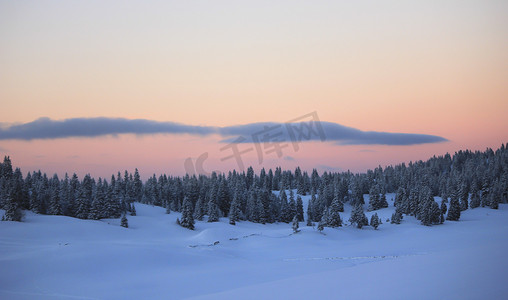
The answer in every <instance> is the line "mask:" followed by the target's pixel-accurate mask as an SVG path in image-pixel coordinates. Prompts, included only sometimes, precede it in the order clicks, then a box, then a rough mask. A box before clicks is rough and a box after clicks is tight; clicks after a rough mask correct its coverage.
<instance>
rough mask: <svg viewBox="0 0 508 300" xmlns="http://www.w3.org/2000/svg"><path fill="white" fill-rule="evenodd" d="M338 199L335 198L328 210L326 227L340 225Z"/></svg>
mask: <svg viewBox="0 0 508 300" xmlns="http://www.w3.org/2000/svg"><path fill="white" fill-rule="evenodd" d="M339 202H340V201H339V199H338V198H335V199H334V200H333V202H332V205H331V206H330V208H329V210H328V218H327V224H326V226H328V227H340V226H342V219H341V218H340V214H339V211H340V204H339Z"/></svg>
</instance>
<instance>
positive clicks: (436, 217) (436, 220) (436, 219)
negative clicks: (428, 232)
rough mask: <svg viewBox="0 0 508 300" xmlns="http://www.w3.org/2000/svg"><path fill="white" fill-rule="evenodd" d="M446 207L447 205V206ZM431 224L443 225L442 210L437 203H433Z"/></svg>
mask: <svg viewBox="0 0 508 300" xmlns="http://www.w3.org/2000/svg"><path fill="white" fill-rule="evenodd" d="M445 205H446V204H445ZM428 214H429V223H430V224H440V223H441V215H442V212H441V209H440V208H439V204H437V202H436V201H434V200H433V201H432V202H431V204H430V208H429V213H428Z"/></svg>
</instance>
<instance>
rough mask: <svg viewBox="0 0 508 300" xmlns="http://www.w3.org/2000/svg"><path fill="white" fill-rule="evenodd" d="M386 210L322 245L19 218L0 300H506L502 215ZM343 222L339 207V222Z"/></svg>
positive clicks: (257, 227) (305, 239)
mask: <svg viewBox="0 0 508 300" xmlns="http://www.w3.org/2000/svg"><path fill="white" fill-rule="evenodd" d="M388 198H389V204H390V207H389V208H385V209H381V210H379V211H377V213H378V215H379V216H380V217H382V220H383V224H382V225H381V226H380V227H379V229H378V230H374V229H373V228H371V227H364V228H363V229H361V230H360V229H356V228H353V227H350V226H343V227H341V228H337V229H332V228H325V230H324V231H323V234H322V233H319V232H318V231H317V229H315V228H312V227H306V226H305V222H302V223H300V228H301V229H302V231H301V232H300V233H298V234H292V230H291V225H290V224H284V223H282V224H267V225H261V224H254V223H250V222H238V223H237V225H236V226H232V225H229V224H228V220H227V219H226V218H223V219H221V222H219V223H207V222H196V230H195V231H190V230H187V229H185V228H182V227H180V226H178V225H176V223H175V220H176V218H177V217H179V216H180V214H179V213H171V214H169V215H167V214H165V209H163V208H160V207H152V206H148V205H142V204H136V210H137V216H135V217H129V228H128V229H126V228H123V227H120V226H119V224H120V220H119V219H114V220H109V219H108V220H101V221H91V220H79V219H73V218H68V217H62V216H43V215H35V214H33V213H30V212H26V217H25V221H24V222H22V223H18V222H0V299H182V298H192V299H367V298H373V299H374V298H375V299H386V298H389V299H506V298H507V297H508V285H507V284H506V278H505V277H506V275H505V274H506V273H507V272H508V258H507V253H508V206H507V205H503V204H501V205H500V208H499V210H492V209H489V208H477V209H474V210H471V209H470V210H467V211H465V212H463V213H462V216H461V220H460V221H459V222H450V221H447V222H445V223H444V224H443V225H438V226H432V227H425V226H422V225H419V221H417V220H415V219H414V218H412V217H407V216H405V217H404V220H403V221H402V224H400V225H392V224H389V223H388V222H386V219H387V218H389V217H390V216H391V214H392V213H393V211H394V208H393V206H392V205H393V202H392V200H391V198H393V195H389V197H388ZM304 200H308V197H305V199H304ZM304 207H306V204H305V205H304ZM365 207H367V205H366V206H365ZM349 212H350V207H349V206H348V205H346V212H344V213H341V217H342V219H343V220H346V221H347V219H348V218H349ZM1 214H3V211H1ZM371 214H372V213H366V215H367V217H369V219H370V215H371Z"/></svg>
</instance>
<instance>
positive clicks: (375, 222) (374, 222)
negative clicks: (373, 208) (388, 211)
mask: <svg viewBox="0 0 508 300" xmlns="http://www.w3.org/2000/svg"><path fill="white" fill-rule="evenodd" d="M379 224H380V223H379V217H378V215H377V213H375V214H373V215H372V217H370V226H372V227H374V229H377V227H378V226H379Z"/></svg>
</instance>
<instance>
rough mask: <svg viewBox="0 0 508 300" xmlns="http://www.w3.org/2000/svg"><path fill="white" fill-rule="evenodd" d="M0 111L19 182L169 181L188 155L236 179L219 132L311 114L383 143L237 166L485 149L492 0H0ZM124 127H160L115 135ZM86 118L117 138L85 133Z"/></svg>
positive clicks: (507, 44)
mask: <svg viewBox="0 0 508 300" xmlns="http://www.w3.org/2000/svg"><path fill="white" fill-rule="evenodd" d="M0 103H1V109H0V122H1V124H0V125H1V129H0V153H1V154H3V155H10V156H11V159H12V160H13V163H14V165H15V166H19V167H21V168H22V171H23V172H24V173H26V172H27V171H32V170H38V169H41V170H42V171H43V172H46V173H48V174H53V173H55V172H56V173H58V174H59V175H60V176H61V175H63V174H64V173H65V172H69V173H74V172H76V173H77V174H78V175H80V176H82V175H84V174H86V173H91V174H92V175H93V176H96V177H98V176H106V177H109V176H110V175H111V174H112V173H116V172H117V171H123V170H124V169H127V170H129V171H132V170H133V169H134V168H136V167H137V168H138V169H139V170H140V172H141V174H142V175H143V177H144V178H146V177H147V176H150V175H151V174H152V173H156V174H160V173H167V174H173V175H182V174H184V173H185V172H186V171H189V170H188V169H186V168H185V161H186V159H188V158H190V159H191V161H192V162H193V164H195V162H196V159H197V158H198V157H199V156H200V155H202V154H204V153H208V158H207V159H206V160H205V161H204V164H203V168H204V170H205V171H207V172H210V171H212V170H218V171H228V170H231V169H233V168H236V169H238V168H239V166H238V165H237V163H236V162H235V160H234V159H226V160H224V158H225V157H227V156H228V155H231V151H225V150H221V148H223V147H224V146H226V145H228V142H227V141H225V140H226V139H228V138H234V137H235V136H239V135H240V134H236V135H228V134H225V133H224V132H226V131H228V130H232V129H231V128H233V127H232V126H235V125H246V127H245V128H254V127H249V126H255V123H259V122H272V123H274V124H280V125H283V126H282V127H281V128H285V127H284V124H285V122H288V121H290V120H293V119H296V118H299V117H301V116H304V115H306V114H309V113H313V112H315V115H316V116H318V118H319V120H320V121H324V122H330V123H327V124H329V125H330V124H331V125H330V126H332V127H333V126H334V125H333V124H339V125H342V126H347V127H350V128H354V129H358V130H360V131H358V132H359V133H358V134H360V135H362V136H369V137H370V135H364V133H361V131H369V132H370V131H375V132H378V133H386V135H385V134H383V138H382V139H381V140H382V141H381V142H379V141H377V140H376V141H375V142H372V141H369V140H367V139H366V138H364V139H362V140H361V141H360V140H354V141H352V142H351V141H344V140H342V139H341V137H337V138H336V139H334V136H333V135H332V134H330V132H331V131H327V136H326V140H325V141H321V140H320V139H314V140H312V141H304V142H302V143H301V144H300V145H299V148H298V149H297V150H295V148H293V146H292V145H291V143H290V142H289V144H287V147H285V148H282V153H283V154H282V155H281V156H280V155H277V153H275V152H272V153H266V151H265V152H264V153H263V154H264V155H263V162H262V163H259V160H258V159H259V158H258V156H257V155H256V151H255V150H252V151H250V152H249V153H247V154H245V155H244V156H242V158H243V161H244V164H245V166H248V165H252V166H253V167H254V168H255V169H256V170H259V169H260V168H261V167H265V168H275V167H276V166H282V167H283V168H290V169H293V168H295V167H296V166H297V165H300V166H301V167H302V168H303V169H305V170H312V168H317V169H318V170H320V171H325V170H326V171H347V170H348V169H349V170H351V171H355V172H360V171H362V172H363V171H366V170H367V169H369V168H375V167H377V166H378V165H381V166H386V165H390V164H396V163H400V162H409V161H411V160H412V161H415V160H420V159H423V160H425V159H428V158H429V157H431V156H433V155H444V154H445V153H447V152H449V153H454V152H455V151H458V150H460V149H471V150H485V148H486V147H491V148H498V147H499V146H500V145H501V144H502V143H506V142H508V1H504V0H500V1H486V0H483V1H463V0H461V1H0ZM42 117H44V118H49V119H40V118H42ZM99 117H100V118H99ZM76 118H80V119H79V120H85V121H84V122H85V123H76V124H85V125H79V126H82V127H79V126H78V125H76V126H77V127H72V126H69V125H68V124H71V123H72V122H73V120H74V119H76ZM136 119H142V120H145V121H146V122H145V121H143V122H145V123H147V124H152V125H153V126H162V127H165V128H166V127H171V129H164V130H165V131H164V130H163V131H164V132H165V133H153V132H151V131H150V132H145V133H140V132H139V130H138V129H126V128H127V127H129V126H134V125H136V128H138V125H137V124H139V123H133V122H131V120H136ZM36 120H38V121H37V122H34V121H36ZM64 120H68V122H70V123H66V122H64ZM101 120H109V121H111V122H112V123H111V124H114V126H117V127H118V128H117V127H115V128H116V129H115V130H119V131H111V132H109V131H108V132H109V133H107V134H103V135H101V134H91V133H90V130H91V129H90V128H91V127H90V126H92V125H93V124H98V123H96V122H99V121H101ZM122 120H123V121H122ZM150 122H152V123H150ZM145 123H143V124H145ZM23 124H25V125H23ZM27 124H28V125H27ZM72 124H75V123H72ZM100 124H102V123H100ZM19 125H23V126H25V127H23V126H22V128H25V129H26V128H28V127H29V129H26V130H25V129H23V130H24V131H22V132H21V131H16V130H17V129H16V128H17V127H16V126H19ZM152 125H150V126H152ZM30 126H31V127H30ZM52 126H60V127H59V128H63V129H66V134H65V135H64V136H60V137H54V136H53V133H52V130H53V129H52V128H56V127H52ZM97 126H98V125H97ZM125 126H127V127H125ZM172 126H176V128H177V129H173V127H172ZM196 126H202V127H200V128H204V129H206V130H211V131H212V132H209V133H206V134H202V133H196V130H197V127H196ZM129 128H130V127H129ZM182 128H183V129H182ZM235 128H236V127H235ZM242 128H244V127H242ZM327 128H328V127H327ZM334 128H335V127H334ZM337 128H339V127H337ZM29 130H31V131H29ZM242 130H243V129H242ZM83 132H85V133H84V134H83ZM115 132H118V134H114V133H115ZM228 132H229V131H228ZM242 132H243V134H242V135H243V136H245V137H248V136H249V134H248V133H249V132H248V131H242ZM255 132H256V131H255ZM255 132H252V133H253V134H254V133H255ZM29 133H30V134H32V135H30V136H28V134H29ZM35 133H36V134H35ZM110 133H113V134H110ZM389 133H390V134H391V133H394V134H395V133H410V134H413V135H412V137H416V138H419V137H420V135H421V136H422V137H424V135H425V136H428V135H431V136H435V137H438V138H442V139H441V140H433V141H430V142H429V141H427V142H419V141H420V140H418V141H416V142H415V141H414V140H411V141H402V142H401V141H398V142H396V143H390V142H385V136H386V137H392V136H395V135H389ZM337 134H339V133H337ZM402 137H405V136H402ZM237 146H238V147H239V149H247V148H252V147H254V145H253V144H252V143H241V144H237Z"/></svg>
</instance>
